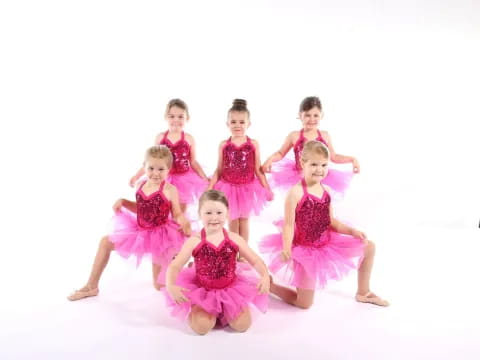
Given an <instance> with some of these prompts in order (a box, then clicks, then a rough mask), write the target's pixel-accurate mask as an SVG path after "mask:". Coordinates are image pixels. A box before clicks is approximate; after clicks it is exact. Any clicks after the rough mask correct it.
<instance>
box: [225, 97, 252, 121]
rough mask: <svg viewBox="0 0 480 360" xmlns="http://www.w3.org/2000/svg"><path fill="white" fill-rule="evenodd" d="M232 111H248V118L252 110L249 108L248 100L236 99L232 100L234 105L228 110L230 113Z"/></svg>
mask: <svg viewBox="0 0 480 360" xmlns="http://www.w3.org/2000/svg"><path fill="white" fill-rule="evenodd" d="M232 111H239V112H246V113H247V115H248V118H250V111H249V110H248V108H247V100H243V99H234V100H233V102H232V107H231V108H230V109H229V110H228V114H230V113H231V112H232Z"/></svg>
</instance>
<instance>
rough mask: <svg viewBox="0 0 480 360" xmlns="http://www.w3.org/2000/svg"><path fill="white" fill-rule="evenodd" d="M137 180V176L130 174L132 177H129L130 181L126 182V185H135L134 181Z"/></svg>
mask: <svg viewBox="0 0 480 360" xmlns="http://www.w3.org/2000/svg"><path fill="white" fill-rule="evenodd" d="M136 182H137V177H136V176H132V178H131V179H130V181H129V182H128V185H130V187H132V188H133V187H135V183H136Z"/></svg>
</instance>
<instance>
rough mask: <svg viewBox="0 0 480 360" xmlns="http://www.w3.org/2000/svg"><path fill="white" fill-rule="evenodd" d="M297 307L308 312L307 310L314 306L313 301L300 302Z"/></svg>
mask: <svg viewBox="0 0 480 360" xmlns="http://www.w3.org/2000/svg"><path fill="white" fill-rule="evenodd" d="M296 305H297V307H299V308H300V309H304V310H307V309H310V308H311V307H312V305H313V301H308V300H307V301H299V302H297V304H296Z"/></svg>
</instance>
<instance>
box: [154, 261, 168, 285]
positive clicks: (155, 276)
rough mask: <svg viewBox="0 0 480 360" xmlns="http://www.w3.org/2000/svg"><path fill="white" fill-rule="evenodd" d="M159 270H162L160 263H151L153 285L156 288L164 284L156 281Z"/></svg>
mask: <svg viewBox="0 0 480 360" xmlns="http://www.w3.org/2000/svg"><path fill="white" fill-rule="evenodd" d="M161 270H162V267H161V266H160V265H157V264H154V263H152V274H153V286H154V287H155V289H157V290H160V289H161V288H162V287H164V286H165V284H160V283H159V282H158V274H160V271H161Z"/></svg>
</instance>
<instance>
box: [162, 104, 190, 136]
mask: <svg viewBox="0 0 480 360" xmlns="http://www.w3.org/2000/svg"><path fill="white" fill-rule="evenodd" d="M165 118H166V120H167V122H168V128H169V129H170V131H182V129H183V127H184V126H185V122H186V121H187V120H188V113H187V111H186V110H184V109H182V108H180V107H178V106H172V107H171V108H170V109H169V110H168V111H167V114H166V115H165Z"/></svg>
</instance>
